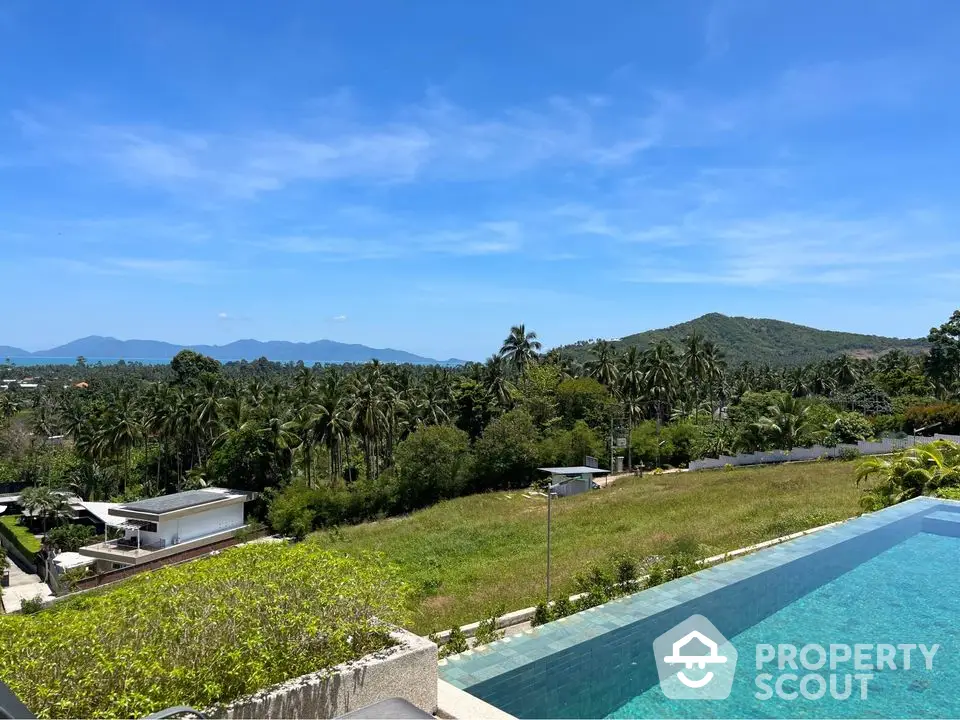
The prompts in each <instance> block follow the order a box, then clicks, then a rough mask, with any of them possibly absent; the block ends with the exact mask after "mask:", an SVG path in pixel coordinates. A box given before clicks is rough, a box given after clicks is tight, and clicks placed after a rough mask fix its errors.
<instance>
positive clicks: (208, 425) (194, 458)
mask: <svg viewBox="0 0 960 720" xmlns="http://www.w3.org/2000/svg"><path fill="white" fill-rule="evenodd" d="M198 357H199V356H198ZM890 357H891V359H889V360H883V359H881V361H882V362H888V363H894V364H895V363H900V364H901V365H902V364H906V365H908V366H909V365H910V363H915V362H916V361H914V360H912V359H910V358H909V357H907V356H904V355H902V354H900V355H896V356H895V355H893V354H891V356H890ZM203 360H204V361H207V360H208V359H203ZM881 361H878V362H881ZM543 364H547V365H552V366H554V367H555V368H556V369H557V371H558V373H559V374H560V376H561V377H562V378H578V377H592V378H595V379H596V380H597V381H598V382H599V383H601V384H602V385H603V386H604V387H605V388H606V389H607V390H608V391H609V394H610V398H611V400H610V407H611V408H612V410H611V412H612V413H615V414H616V415H617V417H618V418H621V419H622V420H623V421H624V423H625V424H626V425H627V428H626V430H627V433H628V436H629V432H630V428H632V427H633V426H634V425H635V424H636V423H638V422H640V421H642V420H645V419H656V420H657V421H658V425H661V424H663V423H666V422H669V421H670V420H673V419H677V418H683V417H691V418H693V419H695V420H697V419H701V418H704V419H714V420H720V419H722V417H723V415H724V408H725V407H727V406H728V405H729V404H731V403H732V402H735V401H736V400H737V399H738V398H739V397H740V396H742V395H743V394H744V393H746V392H747V391H750V390H759V391H766V390H774V389H777V390H785V391H787V392H788V393H789V394H790V395H792V396H794V397H803V396H805V395H829V394H831V393H833V392H835V391H836V390H838V389H842V388H847V387H850V386H851V385H853V384H854V383H855V382H856V381H857V380H858V378H859V377H860V375H861V373H862V371H863V369H864V367H866V365H865V363H864V362H863V361H859V360H854V359H853V358H850V357H848V356H843V357H841V358H839V359H837V360H834V361H830V362H823V363H817V364H815V365H811V366H807V367H802V368H793V369H786V370H785V369H774V368H769V367H765V366H754V365H749V364H745V365H742V366H740V367H737V368H733V369H730V368H728V367H727V365H726V363H725V362H724V359H723V353H722V351H721V350H720V348H718V347H717V346H716V344H714V343H713V342H711V341H709V340H707V339H704V338H702V337H700V336H698V335H691V336H690V337H688V338H686V339H685V340H684V341H683V342H682V343H681V345H680V346H679V347H676V346H674V345H673V344H671V343H669V342H667V341H661V342H658V343H656V344H654V345H652V346H651V347H649V348H646V349H640V348H637V347H625V348H621V347H618V346H617V345H616V344H615V343H612V342H608V341H603V340H601V341H598V342H596V343H595V344H593V345H592V346H590V347H589V350H588V355H587V357H586V358H585V361H584V362H578V360H577V359H576V358H575V357H574V355H573V354H571V353H570V352H568V351H564V350H562V349H555V350H551V351H549V352H546V353H542V345H541V343H540V341H539V339H538V337H537V334H536V333H535V332H532V331H529V330H527V329H526V327H525V326H524V325H522V324H521V325H517V326H514V327H513V328H511V330H510V333H509V334H508V336H507V337H506V339H505V340H504V341H503V343H502V346H501V348H500V350H499V351H498V352H497V353H496V354H494V355H493V356H492V357H490V358H489V359H488V360H487V361H486V362H484V363H468V364H467V365H465V366H462V367H437V366H432V367H417V366H410V365H384V364H381V363H379V362H376V361H374V362H371V363H367V364H366V365H362V366H346V367H341V366H324V367H319V366H318V367H314V368H308V367H304V366H302V365H301V366H299V367H298V368H295V369H291V368H290V366H279V365H278V366H277V367H278V368H280V369H281V370H282V371H281V370H277V371H275V372H274V371H272V370H271V369H270V368H271V364H270V363H266V362H265V361H264V362H259V361H258V363H256V364H251V365H249V366H247V367H248V368H249V367H255V368H257V369H258V372H259V371H261V370H262V371H263V372H262V373H261V374H259V375H257V376H254V377H245V376H243V375H241V374H238V373H237V372H235V371H234V369H231V368H230V367H229V366H228V367H224V368H220V367H219V366H218V365H217V364H216V363H214V362H213V361H209V362H205V363H200V364H199V365H198V367H199V368H200V370H197V371H196V372H195V373H194V374H193V375H191V374H190V373H189V372H188V371H181V368H183V367H189V365H190V364H189V363H180V364H179V365H176V367H174V370H175V372H174V374H173V377H170V373H167V375H166V377H164V378H163V379H159V380H157V379H153V378H154V377H155V375H154V374H153V373H156V372H157V371H156V370H154V369H149V370H148V371H145V373H147V375H146V377H140V376H137V375H136V374H134V373H133V372H132V371H131V370H129V369H128V370H127V371H126V374H123V375H120V376H118V377H117V378H115V379H114V381H112V382H111V383H107V384H105V385H104V386H102V387H99V388H93V389H91V390H90V391H86V390H77V389H75V388H69V389H65V390H64V391H62V392H55V393H43V394H40V395H38V396H37V397H36V399H35V401H34V403H33V413H32V417H33V423H34V427H35V433H36V435H37V436H38V437H46V436H48V435H50V434H56V433H66V434H67V435H69V437H70V438H71V439H72V442H73V444H74V447H75V449H76V452H77V454H78V455H79V456H80V457H81V458H82V459H83V460H84V462H83V463H82V464H80V465H79V466H78V467H77V468H76V469H75V472H74V475H75V482H76V485H77V486H78V488H79V489H80V491H81V492H83V493H84V494H85V496H87V497H90V496H91V495H92V496H94V497H96V496H110V495H116V494H123V493H124V491H125V490H126V489H128V488H129V487H130V486H131V484H133V485H135V486H136V488H137V490H138V492H141V493H159V492H164V491H171V490H175V489H182V488H186V487H200V486H203V485H204V484H205V483H208V482H211V481H229V478H222V477H218V476H217V475H216V473H217V472H222V471H223V470H222V468H223V467H224V464H223V462H222V460H223V456H224V455H229V454H230V452H233V455H232V457H233V462H234V463H236V462H239V461H238V460H237V459H236V456H237V455H238V454H239V455H244V458H242V459H243V460H245V461H246V462H248V463H254V462H256V463H259V465H258V467H259V468H262V470H258V472H260V474H261V475H262V476H263V479H262V484H264V485H265V486H266V485H269V484H271V483H272V482H274V481H279V480H282V479H284V478H287V477H290V476H291V475H292V474H302V475H303V477H304V478H305V479H306V481H307V483H308V484H314V483H318V482H321V481H323V482H329V483H336V482H340V481H343V480H344V479H345V478H350V477H353V476H356V475H357V474H362V475H364V476H366V477H367V478H370V479H375V478H377V477H378V476H379V475H380V473H382V472H383V470H384V469H386V468H388V467H390V466H391V464H392V462H393V451H394V448H395V446H396V444H397V443H398V442H400V441H401V440H402V439H403V438H404V437H406V436H407V435H408V434H409V433H411V432H413V431H415V430H416V429H417V428H419V427H422V426H428V425H443V424H453V425H456V426H458V427H460V428H461V429H463V430H465V431H467V432H468V434H469V435H470V436H471V437H472V438H476V437H478V436H479V435H480V434H482V432H483V430H484V428H485V427H486V426H487V425H488V424H489V423H490V422H491V421H492V420H493V419H495V418H497V417H499V416H500V415H502V414H503V413H504V412H506V411H508V410H510V409H511V408H512V407H514V406H515V405H517V404H518V403H520V402H521V401H522V389H521V388H522V385H523V382H522V381H523V379H524V378H525V376H526V375H527V374H528V373H529V371H530V368H532V367H534V366H536V365H543ZM172 365H174V364H172ZM209 370H212V371H209ZM148 377H149V378H150V379H147V378H148ZM0 401H2V402H0V412H3V413H4V414H5V415H7V416H9V415H12V414H14V413H16V411H17V409H18V406H17V405H16V402H17V401H16V399H15V398H12V397H11V396H10V395H0ZM780 410H781V412H780V415H779V417H778V418H774V417H771V419H770V423H769V424H770V425H771V426H777V427H778V429H779V431H780V432H782V433H784V434H787V435H789V434H790V433H792V432H794V429H792V428H795V426H796V424H797V422H799V421H796V420H795V421H794V422H793V424H792V425H791V424H790V422H791V416H792V415H795V414H801V413H802V408H799V407H797V408H781V409H780ZM781 425H782V426H783V427H780V426H781ZM710 432H712V433H714V434H717V435H718V438H717V444H718V448H719V449H720V450H722V449H723V448H726V447H727V446H728V445H729V443H727V442H726V441H725V440H724V438H723V437H722V435H723V432H724V431H723V429H722V428H721V429H719V430H717V429H716V428H712V429H710ZM231 447H232V448H233V450H232V451H231V450H230V448H231ZM627 452H628V455H629V453H630V446H629V444H628V447H627ZM627 462H628V465H630V464H631V463H632V461H631V458H629V456H628V458H627ZM218 468H220V469H219V470H218Z"/></svg>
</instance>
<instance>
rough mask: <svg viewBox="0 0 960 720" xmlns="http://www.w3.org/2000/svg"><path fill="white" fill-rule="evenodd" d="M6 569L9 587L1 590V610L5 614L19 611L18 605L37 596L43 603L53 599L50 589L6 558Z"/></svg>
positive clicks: (35, 576) (38, 578)
mask: <svg viewBox="0 0 960 720" xmlns="http://www.w3.org/2000/svg"><path fill="white" fill-rule="evenodd" d="M7 569H9V570H10V587H5V588H3V609H4V610H5V611H6V612H8V613H11V612H14V611H16V610H19V609H20V603H22V602H23V601H24V600H30V599H31V598H35V597H37V595H39V596H40V597H41V598H43V599H44V601H46V600H50V599H52V598H53V593H52V592H51V591H50V588H49V587H47V584H46V583H45V582H41V580H40V577H39V576H37V575H31V574H30V573H26V572H24V571H23V570H21V569H20V568H19V567H17V565H16V564H15V563H14V562H13V561H12V560H11V559H10V558H7Z"/></svg>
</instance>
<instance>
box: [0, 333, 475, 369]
mask: <svg viewBox="0 0 960 720" xmlns="http://www.w3.org/2000/svg"><path fill="white" fill-rule="evenodd" d="M184 349H188V350H195V351H196V352H198V353H203V354H204V355H208V356H210V357H212V358H214V359H216V360H220V361H221V362H227V361H230V360H256V359H257V358H262V357H265V358H267V359H269V360H273V361H275V362H296V361H298V360H303V361H304V362H305V363H308V364H309V363H316V362H320V363H362V362H368V361H370V360H374V359H376V360H380V361H381V362H389V363H412V364H416V365H436V364H439V365H461V364H463V362H464V361H463V360H457V359H456V358H450V359H449V360H435V359H434V358H428V357H422V356H420V355H414V354H413V353H409V352H405V351H403V350H393V349H391V348H371V347H367V346H366V345H352V344H348V343H339V342H334V341H333V340H317V341H316V342H310V343H295V342H286V341H270V342H261V341H259V340H237V341H236V342H232V343H229V344H227V345H174V344H172V343H165V342H159V341H157V340H117V339H116V338H112V337H100V336H98V335H91V336H90V337H85V338H81V339H80V340H74V341H73V342H68V343H67V344H66V345H60V346H58V347H55V348H50V349H49V350H39V351H37V352H32V353H31V352H27V351H26V350H22V349H20V348H15V347H7V346H4V345H0V358H7V357H9V358H31V357H35V358H61V357H62V358H71V359H72V358H76V357H78V356H80V355H82V356H84V357H86V358H110V359H117V360H119V359H123V360H169V359H170V358H172V357H173V356H174V355H176V354H177V353H178V352H180V351H181V350H184Z"/></svg>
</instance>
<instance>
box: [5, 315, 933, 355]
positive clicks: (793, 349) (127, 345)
mask: <svg viewBox="0 0 960 720" xmlns="http://www.w3.org/2000/svg"><path fill="white" fill-rule="evenodd" d="M694 332H696V333H698V334H700V335H702V336H703V337H704V338H706V339H708V340H712V341H713V342H715V343H716V344H717V346H719V348H720V349H721V350H722V351H723V353H724V356H725V358H726V360H727V363H728V364H729V365H738V364H740V363H741V362H743V361H744V360H749V361H750V362H754V363H767V364H769V365H771V366H780V367H784V366H790V365H800V364H805V363H810V362H815V361H818V360H827V359H830V358H834V357H838V356H840V355H843V354H848V355H853V356H855V357H876V356H878V355H881V354H883V353H884V352H886V351H888V350H893V349H894V348H899V349H901V350H905V351H907V352H911V353H921V352H925V351H926V350H927V341H926V340H925V339H922V338H916V339H900V338H891V337H882V336H879V335H859V334H857V333H846V332H836V331H834V330H817V329H816V328H812V327H806V326H805V325H795V324H793V323H788V322H783V321H781V320H765V319H755V318H745V317H729V316H727V315H721V314H720V313H709V314H708V315H704V316H703V317H699V318H696V319H695V320H690V321H688V322H684V323H680V324H679V325H673V326H671V327H667V328H662V329H659V330H647V331H646V332H641V333H637V334H635V335H628V336H626V337H623V338H620V339H619V340H617V341H615V342H614V345H615V346H616V347H617V348H618V349H622V348H625V347H630V346H633V345H636V346H638V347H640V348H646V347H649V346H650V345H652V344H653V343H656V342H657V341H659V340H661V339H664V340H669V341H670V342H672V343H674V344H679V343H680V342H681V341H682V340H683V338H685V337H687V336H688V335H690V334H691V333H694ZM594 343H595V341H593V340H585V341H581V342H578V343H575V344H573V345H566V346H564V347H563V348H561V349H562V350H563V351H564V352H565V353H566V354H568V355H570V356H572V357H573V358H575V359H579V360H586V359H588V358H589V355H590V348H591V347H592V346H593V344H594ZM185 348H186V349H190V350H195V351H196V352H199V353H203V354H204V355H209V356H210V357H212V358H215V359H217V360H220V361H221V362H228V361H231V360H256V359H257V358H261V357H265V358H267V359H269V360H273V361H276V362H296V361H298V360H303V361H304V362H305V363H307V364H312V363H316V362H320V363H362V362H368V361H370V360H374V359H377V360H380V361H381V362H389V363H413V364H418V365H432V364H439V365H462V364H463V363H464V361H463V360H457V359H455V358H450V359H449V360H435V359H433V358H428V357H422V356H420V355H414V354H413V353H409V352H405V351H403V350H393V349H390V348H371V347H367V346H366V345H350V344H347V343H339V342H334V341H333V340H318V341H316V342H310V343H295V342H286V341H270V342H261V341H259V340H237V341H236V342H232V343H229V344H228V345H173V344H171V343H165V342H158V341H156V340H117V339H116V338H111V337H99V336H96V335H92V336H90V337H86V338H82V339H80V340H74V341H73V342H69V343H67V344H66V345H60V346H59V347H55V348H50V349H49V350H40V351H38V352H33V353H31V352H27V351H26V350H22V349H20V348H15V347H8V346H3V345H0V359H2V358H6V357H9V358H18V359H20V358H31V357H34V358H69V359H70V360H71V361H72V359H73V358H76V357H77V356H79V355H83V356H84V357H86V358H111V359H124V360H154V361H156V360H169V359H170V358H172V357H173V356H174V355H176V354H177V353H178V352H180V351H181V350H183V349H185Z"/></svg>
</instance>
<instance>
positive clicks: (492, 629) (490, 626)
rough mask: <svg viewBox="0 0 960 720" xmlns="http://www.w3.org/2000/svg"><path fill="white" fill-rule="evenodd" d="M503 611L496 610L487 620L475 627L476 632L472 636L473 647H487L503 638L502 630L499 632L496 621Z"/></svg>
mask: <svg viewBox="0 0 960 720" xmlns="http://www.w3.org/2000/svg"><path fill="white" fill-rule="evenodd" d="M503 612H504V609H503V608H502V607H499V608H497V609H496V610H494V611H493V613H492V614H491V615H490V617H488V618H484V619H483V620H481V621H480V624H479V625H478V626H477V632H476V633H474V635H473V640H474V643H473V644H474V647H476V646H477V645H487V644H489V643H492V642H495V641H497V640H500V639H501V638H502V637H503V636H504V632H503V630H500V628H499V626H498V625H497V621H498V620H499V619H500V616H501V615H503Z"/></svg>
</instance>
